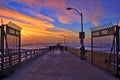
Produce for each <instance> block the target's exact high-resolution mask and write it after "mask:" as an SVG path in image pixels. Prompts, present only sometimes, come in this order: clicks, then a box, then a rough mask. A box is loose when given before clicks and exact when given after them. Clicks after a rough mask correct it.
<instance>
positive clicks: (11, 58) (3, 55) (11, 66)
mask: <svg viewBox="0 0 120 80" xmlns="http://www.w3.org/2000/svg"><path fill="white" fill-rule="evenodd" d="M20 40H21V28H20V27H19V26H17V25H15V24H14V23H12V22H9V23H8V24H6V25H1V26H0V76H5V75H9V74H10V73H11V72H13V71H14V70H15V69H16V67H17V66H19V64H20V62H21V60H20V59H21V58H20V57H21V55H20V44H21V43H20V42H21V41H20Z"/></svg>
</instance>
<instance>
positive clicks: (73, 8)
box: [72, 8, 82, 15]
mask: <svg viewBox="0 0 120 80" xmlns="http://www.w3.org/2000/svg"><path fill="white" fill-rule="evenodd" d="M72 9H74V10H75V11H76V12H77V13H79V14H80V15H82V13H80V12H79V11H78V10H77V9H75V8H72Z"/></svg>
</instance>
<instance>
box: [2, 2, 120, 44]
mask: <svg viewBox="0 0 120 80" xmlns="http://www.w3.org/2000/svg"><path fill="white" fill-rule="evenodd" d="M119 4H120V0H0V19H3V22H4V24H7V23H8V22H9V21H12V22H13V23H15V24H16V25H18V26H20V27H22V33H21V34H22V43H61V42H63V41H64V36H66V39H67V42H68V43H79V35H78V33H79V32H80V31H81V26H80V24H81V23H80V22H81V19H80V18H81V16H80V15H79V14H78V13H77V12H76V11H74V10H66V8H67V7H72V8H75V9H77V10H78V11H79V12H80V13H82V14H83V27H84V31H85V34H86V35H85V42H90V28H92V27H96V26H98V25H101V24H105V23H108V22H112V23H113V24H114V25H116V24H117V21H120V6H119ZM0 24H2V23H1V22H0Z"/></svg>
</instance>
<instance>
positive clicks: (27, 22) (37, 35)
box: [0, 7, 76, 43]
mask: <svg viewBox="0 0 120 80" xmlns="http://www.w3.org/2000/svg"><path fill="white" fill-rule="evenodd" d="M0 12H1V14H0V18H2V19H3V20H4V24H7V23H8V22H9V21H12V22H13V23H15V24H17V25H18V26H20V27H22V43H30V42H32V43H37V42H47V41H48V42H50V41H51V42H54V40H53V38H49V37H48V36H51V37H55V41H57V40H58V41H59V40H60V39H61V37H60V36H59V35H61V34H64V35H69V36H70V35H76V33H75V32H72V31H69V30H66V29H62V28H56V27H55V26H54V25H53V24H51V23H49V22H47V21H44V20H40V19H38V18H34V17H30V16H27V15H25V14H21V13H19V12H16V11H13V10H10V9H7V8H3V7H1V8H0ZM40 17H42V15H40ZM46 18H48V19H51V18H49V17H46ZM51 21H53V20H52V19H51ZM50 39H51V40H50Z"/></svg>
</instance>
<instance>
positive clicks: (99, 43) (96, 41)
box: [91, 23, 120, 76]
mask: <svg viewBox="0 0 120 80" xmlns="http://www.w3.org/2000/svg"><path fill="white" fill-rule="evenodd" d="M119 39H120V27H119V26H118V25H115V26H113V25H112V24H111V23H108V24H104V25H101V26H99V27H95V28H91V64H93V65H96V66H98V67H101V68H103V69H105V70H108V71H110V72H112V73H113V74H114V75H116V76H120V56H119V51H120V47H119V45H120V42H119Z"/></svg>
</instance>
